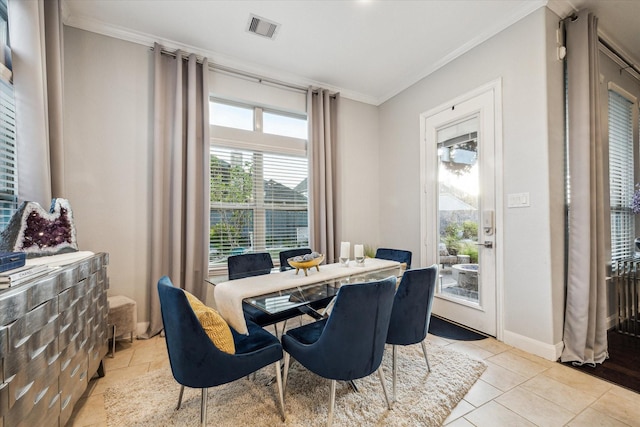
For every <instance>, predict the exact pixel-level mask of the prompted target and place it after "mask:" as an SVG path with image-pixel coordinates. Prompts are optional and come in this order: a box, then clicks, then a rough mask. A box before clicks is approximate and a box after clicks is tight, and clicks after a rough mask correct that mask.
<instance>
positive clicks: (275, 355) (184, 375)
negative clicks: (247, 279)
mask: <svg viewBox="0 0 640 427" xmlns="http://www.w3.org/2000/svg"><path fill="white" fill-rule="evenodd" d="M158 296H159V297H160V309H161V312H162V322H163V323H164V331H165V336H166V342H167V350H168V352H169V363H170V364H171V372H172V373H173V377H174V378H175V380H176V381H177V382H178V383H179V384H180V385H181V387H180V396H179V398H178V406H177V409H179V408H180V404H181V403H182V393H183V391H184V387H185V386H186V387H191V388H200V389H202V398H201V400H202V401H201V405H202V406H201V408H200V424H201V425H202V426H204V425H206V421H207V392H208V388H209V387H214V386H217V385H221V384H226V383H230V382H232V381H235V380H237V379H239V378H242V377H244V376H247V375H249V374H251V373H253V372H255V371H257V370H258V369H260V368H263V367H265V366H267V365H269V364H274V365H275V371H276V380H277V383H278V392H279V398H280V407H281V409H282V414H281V415H282V420H283V421H284V419H285V412H284V400H283V387H282V378H281V374H280V360H281V359H282V346H281V345H280V342H279V341H278V339H277V338H276V337H274V336H273V335H272V334H270V333H269V332H267V331H265V330H264V329H262V328H261V327H259V326H258V325H256V324H255V323H253V322H247V328H248V329H249V335H243V334H238V333H237V332H235V331H234V330H233V328H231V334H232V336H233V342H234V345H235V354H228V353H225V352H223V351H222V350H219V349H218V348H217V347H216V346H215V345H214V344H213V342H212V341H211V338H209V336H208V335H207V333H206V332H205V331H204V329H203V328H202V325H201V323H200V321H199V320H198V318H197V317H196V315H195V313H194V311H193V309H192V308H191V305H190V304H189V301H188V300H187V296H186V295H185V293H184V291H183V290H182V289H180V288H176V287H174V286H173V284H172V283H171V280H170V279H169V278H168V277H167V276H163V277H162V278H161V279H160V280H159V281H158Z"/></svg>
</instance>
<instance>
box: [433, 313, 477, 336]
mask: <svg viewBox="0 0 640 427" xmlns="http://www.w3.org/2000/svg"><path fill="white" fill-rule="evenodd" d="M429 333H430V334H431V335H435V336H438V337H441V338H447V339H451V340H457V341H478V340H483V339H485V338H487V336H486V335H482V334H479V333H477V332H475V331H472V330H471V329H467V328H463V327H461V326H458V325H456V324H453V323H451V322H448V321H447V320H445V319H441V318H440V317H437V316H431V319H430V320H429Z"/></svg>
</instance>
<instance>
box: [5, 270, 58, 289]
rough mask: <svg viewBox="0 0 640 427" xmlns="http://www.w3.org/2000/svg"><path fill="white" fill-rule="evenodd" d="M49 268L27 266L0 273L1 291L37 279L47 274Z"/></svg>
mask: <svg viewBox="0 0 640 427" xmlns="http://www.w3.org/2000/svg"><path fill="white" fill-rule="evenodd" d="M48 271H49V267H48V266H46V265H25V266H23V267H20V268H15V269H13V270H7V271H3V272H2V273H0V289H6V288H10V287H12V286H16V285H19V284H21V283H24V282H27V281H29V280H31V279H35V278H36V277H39V276H43V275H45V274H47V272H48Z"/></svg>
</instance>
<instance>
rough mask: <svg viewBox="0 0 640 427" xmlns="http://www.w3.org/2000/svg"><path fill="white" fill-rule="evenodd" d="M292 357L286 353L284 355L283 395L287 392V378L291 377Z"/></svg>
mask: <svg viewBox="0 0 640 427" xmlns="http://www.w3.org/2000/svg"><path fill="white" fill-rule="evenodd" d="M290 357H291V356H290V355H289V353H287V352H285V353H284V373H283V374H282V376H283V379H282V393H283V395H284V392H286V391H287V377H288V376H289V358H290Z"/></svg>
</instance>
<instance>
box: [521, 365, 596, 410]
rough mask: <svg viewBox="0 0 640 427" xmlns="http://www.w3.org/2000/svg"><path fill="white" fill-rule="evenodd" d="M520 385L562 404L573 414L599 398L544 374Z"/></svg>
mask: <svg viewBox="0 0 640 427" xmlns="http://www.w3.org/2000/svg"><path fill="white" fill-rule="evenodd" d="M520 387H522V388H524V389H526V390H528V391H530V392H532V393H535V394H537V395H538V396H540V397H543V398H545V399H547V400H550V401H552V402H554V403H556V404H558V405H560V406H561V407H563V408H565V409H567V410H568V411H570V412H572V413H573V414H578V413H580V412H581V411H583V410H584V409H585V408H586V407H587V406H589V405H591V404H592V403H593V402H595V401H596V399H597V398H596V397H595V396H593V395H591V394H589V393H586V392H584V391H580V390H577V389H575V388H573V387H571V386H568V385H566V384H563V383H561V382H559V381H556V380H554V379H553V378H549V377H546V376H544V375H538V376H536V377H534V378H531V379H530V380H529V381H527V382H525V383H524V384H522V385H521V386H520Z"/></svg>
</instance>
